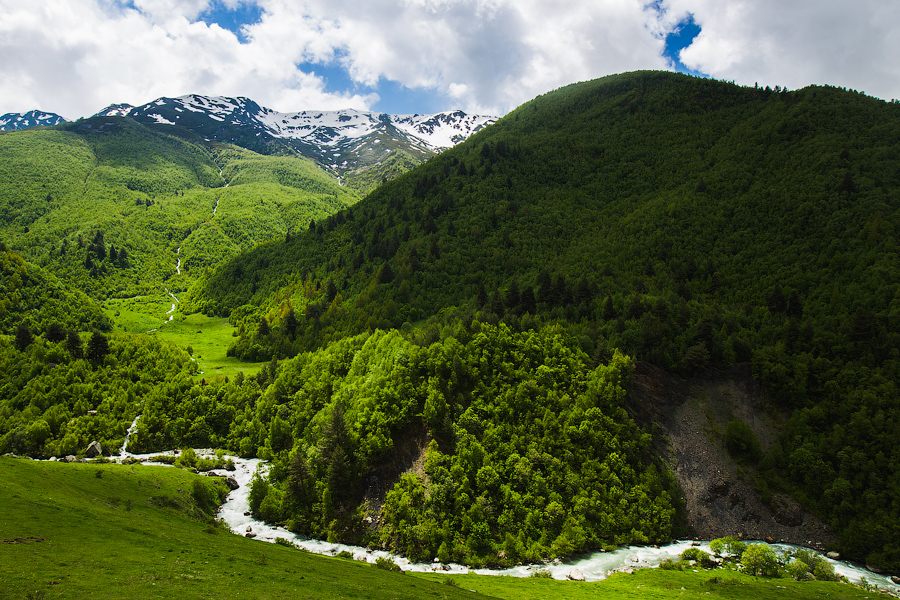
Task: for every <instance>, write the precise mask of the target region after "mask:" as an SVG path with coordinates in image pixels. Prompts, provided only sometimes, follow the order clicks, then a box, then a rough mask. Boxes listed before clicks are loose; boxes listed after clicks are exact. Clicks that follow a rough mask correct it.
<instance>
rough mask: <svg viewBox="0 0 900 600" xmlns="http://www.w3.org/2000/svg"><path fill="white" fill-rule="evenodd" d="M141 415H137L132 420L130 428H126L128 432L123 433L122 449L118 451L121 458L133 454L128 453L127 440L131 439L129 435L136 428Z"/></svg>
mask: <svg viewBox="0 0 900 600" xmlns="http://www.w3.org/2000/svg"><path fill="white" fill-rule="evenodd" d="M140 418H141V415H138V416H136V417H135V418H134V421H132V422H131V427H129V428H128V431H126V432H125V439H124V440H122V449H121V450H119V454H120V455H122V456H123V457H126V456H134V455H133V454H131V453H129V452H128V438H130V437H131V434H132V433H133V432H134V430H135V428H136V427H137V423H138V420H140Z"/></svg>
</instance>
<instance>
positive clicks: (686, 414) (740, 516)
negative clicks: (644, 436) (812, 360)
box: [628, 362, 836, 548]
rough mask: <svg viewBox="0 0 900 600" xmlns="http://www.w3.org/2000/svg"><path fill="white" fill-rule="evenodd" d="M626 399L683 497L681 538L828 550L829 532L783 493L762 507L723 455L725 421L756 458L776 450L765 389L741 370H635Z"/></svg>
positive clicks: (640, 365)
mask: <svg viewBox="0 0 900 600" xmlns="http://www.w3.org/2000/svg"><path fill="white" fill-rule="evenodd" d="M628 398H629V402H630V403H631V407H632V409H633V410H634V415H635V417H636V418H637V419H639V420H641V421H643V422H644V424H645V425H649V424H651V423H652V424H653V425H655V426H656V427H657V428H658V429H657V431H658V433H659V434H660V435H659V436H658V438H657V439H658V448H657V449H658V451H659V453H660V454H661V456H662V457H663V459H664V460H665V462H666V463H667V464H668V466H669V468H670V469H671V470H672V473H673V474H674V475H675V478H676V480H677V481H678V484H679V486H680V487H681V490H682V492H683V494H684V502H685V508H686V513H687V514H686V516H687V526H688V532H689V534H690V535H691V536H694V537H697V538H701V539H714V538H718V537H722V536H726V535H742V536H743V537H744V538H745V539H767V538H771V539H774V540H775V541H784V542H788V543H793V544H802V545H805V546H812V547H822V548H827V547H830V546H833V545H834V544H835V543H836V537H835V535H834V533H833V532H832V531H831V530H830V528H829V527H827V526H826V525H825V524H824V523H822V522H821V521H819V520H818V519H817V518H816V517H815V516H813V515H812V514H810V513H808V512H806V511H804V510H803V509H802V508H801V507H800V505H799V504H798V503H797V502H796V501H795V500H793V499H792V498H790V497H789V496H787V495H785V494H774V495H773V496H772V497H771V499H769V500H768V501H764V500H763V498H762V497H761V495H760V494H759V492H757V490H756V489H755V488H754V485H753V480H754V478H755V473H754V472H753V471H752V468H750V467H748V466H746V465H739V464H738V463H737V462H736V461H735V460H734V459H732V457H731V456H730V455H729V454H728V451H727V450H726V448H725V441H724V439H725V429H726V427H727V425H728V422H729V420H730V419H735V420H738V421H742V422H743V423H745V424H747V425H748V426H749V427H750V428H751V429H752V430H753V433H754V434H755V435H756V437H757V439H759V442H760V446H761V449H762V451H763V453H765V452H767V451H768V450H769V448H770V447H771V446H772V445H773V444H775V443H777V439H778V425H777V420H778V418H777V417H776V416H774V415H773V414H771V413H769V412H767V411H766V406H767V403H768V396H767V394H766V391H765V389H764V388H763V387H762V386H760V385H759V384H758V383H756V382H755V381H753V378H752V377H751V374H750V366H749V365H748V364H742V365H735V366H734V367H732V368H730V369H728V370H727V371H721V372H720V371H709V372H707V373H704V374H703V375H701V376H699V377H694V378H691V379H685V378H682V377H678V376H676V375H672V374H671V373H667V372H665V371H663V370H662V369H659V368H657V367H654V366H653V365H651V364H649V363H645V362H637V363H636V364H635V372H634V376H633V379H632V383H631V386H630V388H629V390H628Z"/></svg>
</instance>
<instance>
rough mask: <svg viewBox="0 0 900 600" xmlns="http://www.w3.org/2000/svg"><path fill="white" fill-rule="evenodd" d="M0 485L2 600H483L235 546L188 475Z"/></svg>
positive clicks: (273, 548)
mask: <svg viewBox="0 0 900 600" xmlns="http://www.w3.org/2000/svg"><path fill="white" fill-rule="evenodd" d="M0 478H2V480H3V481H4V485H3V486H2V488H0V504H2V506H3V507H4V511H3V515H2V517H0V523H2V529H0V531H2V533H0V537H2V538H3V539H2V540H0V541H2V543H0V596H2V597H3V598H10V599H18V598H22V599H24V598H46V599H48V600H49V599H53V598H84V597H102V598H110V599H115V598H122V599H132V598H208V597H210V596H215V597H216V598H223V599H231V598H285V597H290V598H307V597H313V598H326V597H327V598H372V599H379V598H385V599H388V598H410V599H417V600H422V599H427V598H440V599H443V598H447V599H452V598H478V597H485V596H481V595H479V594H474V593H471V592H468V591H466V590H461V589H459V588H454V587H451V586H446V585H442V584H440V583H436V582H428V581H424V580H422V579H418V578H413V577H408V576H404V575H399V574H396V573H390V572H387V571H384V570H381V569H377V568H375V567H374V566H372V565H367V564H362V563H359V562H353V561H346V560H341V559H336V558H335V559H333V558H325V557H320V556H315V555H311V554H308V553H305V552H301V551H298V550H295V549H292V548H288V547H284V546H279V545H276V544H269V543H265V542H255V541H252V540H249V539H247V538H244V537H240V536H237V535H232V534H231V533H229V532H227V531H225V530H223V529H222V528H220V527H216V526H214V525H211V524H210V523H209V522H208V521H207V520H206V519H205V518H204V516H209V515H210V514H212V512H213V511H214V507H215V493H216V492H215V491H214V489H213V485H212V483H211V480H210V479H209V478H207V477H202V476H199V475H192V474H190V473H188V472H186V471H184V470H181V469H174V468H167V467H150V466H142V465H138V466H124V465H114V464H87V463H86V464H64V463H39V462H34V461H29V460H23V459H12V458H7V457H0Z"/></svg>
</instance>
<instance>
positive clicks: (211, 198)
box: [0, 117, 358, 299]
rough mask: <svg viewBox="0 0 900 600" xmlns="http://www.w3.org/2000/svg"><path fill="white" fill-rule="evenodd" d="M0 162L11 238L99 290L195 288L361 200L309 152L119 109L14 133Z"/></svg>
mask: <svg viewBox="0 0 900 600" xmlns="http://www.w3.org/2000/svg"><path fill="white" fill-rule="evenodd" d="M175 134H177V135H175ZM0 165H2V166H0V235H2V236H3V239H4V240H5V241H6V243H7V245H9V246H10V247H11V248H12V249H14V250H16V251H17V252H20V253H21V254H23V256H24V257H25V258H26V259H27V260H29V261H31V262H33V263H36V264H39V265H41V266H43V267H45V268H46V269H48V270H49V271H51V272H53V273H55V274H56V275H58V276H59V277H60V278H61V279H63V280H64V281H66V282H68V283H69V284H71V285H77V286H78V287H79V288H80V289H82V290H83V291H84V292H86V293H88V294H89V295H91V296H93V297H95V298H101V299H102V298H107V297H120V296H135V295H143V294H156V295H159V296H163V295H165V293H164V291H163V284H167V285H168V287H170V288H171V289H172V290H173V291H176V292H177V291H179V290H183V289H186V288H187V287H188V286H189V285H190V281H192V280H193V277H195V276H196V275H197V274H199V273H202V272H203V271H204V270H205V269H207V268H209V267H213V266H216V265H217V264H219V263H220V262H221V261H222V260H224V259H226V258H228V257H231V256H234V255H236V254H237V253H238V252H240V251H241V250H246V249H249V248H252V247H253V246H254V245H256V244H258V243H260V242H262V241H267V240H271V239H273V238H282V237H284V236H285V234H287V233H288V232H289V231H292V230H297V229H303V228H305V227H306V226H307V225H308V223H309V222H310V221H311V220H314V219H321V218H323V217H325V216H327V215H329V214H332V213H334V212H336V211H337V210H339V209H341V208H344V207H346V206H348V205H350V204H353V203H354V202H356V201H357V199H358V197H357V196H356V195H355V194H354V193H352V192H348V191H347V190H345V189H344V188H342V187H341V186H339V185H338V183H337V181H335V180H334V179H333V178H332V177H330V176H328V175H327V174H325V173H324V172H322V171H321V170H320V169H318V168H317V167H315V166H314V165H313V164H312V163H311V162H309V161H307V160H303V159H300V158H296V157H294V158H289V157H265V156H261V155H258V154H255V153H253V152H250V151H248V150H243V149H240V148H236V147H227V146H221V145H213V144H210V143H208V142H205V141H204V140H202V139H201V138H199V137H197V136H195V135H193V134H190V133H189V132H186V131H184V130H178V129H175V128H154V127H150V126H144V125H140V124H138V123H136V122H134V121H132V120H130V119H125V118H117V117H95V118H91V119H85V120H79V121H77V122H74V123H67V124H64V125H60V126H58V127H54V128H42V129H39V130H38V129H35V130H25V131H19V132H9V133H4V134H2V135H0ZM179 248H180V251H179ZM176 253H177V254H176ZM179 258H180V259H181V268H180V270H181V274H180V276H179V275H178V274H176V264H177V261H178V259H179Z"/></svg>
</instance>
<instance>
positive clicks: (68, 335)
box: [0, 326, 197, 458]
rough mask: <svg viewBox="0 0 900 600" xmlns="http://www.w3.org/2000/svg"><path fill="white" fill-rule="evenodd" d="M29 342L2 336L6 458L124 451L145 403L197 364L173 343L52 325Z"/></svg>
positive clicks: (1, 439) (0, 417)
mask: <svg viewBox="0 0 900 600" xmlns="http://www.w3.org/2000/svg"><path fill="white" fill-rule="evenodd" d="M49 329H50V331H51V333H48V334H46V335H45V336H32V338H31V339H30V340H29V341H28V343H27V344H20V343H18V341H19V336H18V335H16V336H15V338H14V340H12V341H9V340H4V339H2V338H0V454H2V453H6V452H11V453H14V454H27V455H29V456H34V457H40V458H48V457H50V456H65V455H81V454H84V452H85V450H86V449H87V447H88V445H89V444H90V443H91V442H92V441H95V440H96V441H98V442H99V443H100V445H101V446H102V448H103V450H104V452H105V453H107V454H109V453H111V452H112V453H117V452H118V450H119V448H121V447H122V443H123V441H124V439H125V433H126V432H127V430H128V427H129V426H130V425H131V423H132V421H133V420H134V418H135V417H136V416H137V415H138V414H139V412H140V410H141V405H142V404H143V402H144V398H145V397H146V396H147V395H148V394H150V393H152V392H153V390H156V389H158V388H159V387H160V386H161V385H164V384H166V382H169V381H171V380H181V379H186V380H188V381H190V380H192V375H193V374H194V373H196V371H197V365H196V363H195V362H193V361H191V360H190V357H189V356H188V354H187V353H186V352H185V351H184V350H182V349H180V348H178V347H177V346H174V345H172V344H165V343H161V342H159V341H157V340H154V339H149V340H148V339H145V338H141V337H135V336H132V335H123V334H119V335H113V336H109V337H107V336H106V335H105V334H103V333H101V332H99V331H95V332H93V333H91V334H90V335H89V336H87V337H82V336H81V334H79V333H78V332H77V331H75V330H73V329H69V330H68V331H66V330H64V329H61V328H60V330H61V335H59V336H54V335H53V334H52V332H53V331H56V330H57V328H56V327H52V326H51V327H50V328H49Z"/></svg>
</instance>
